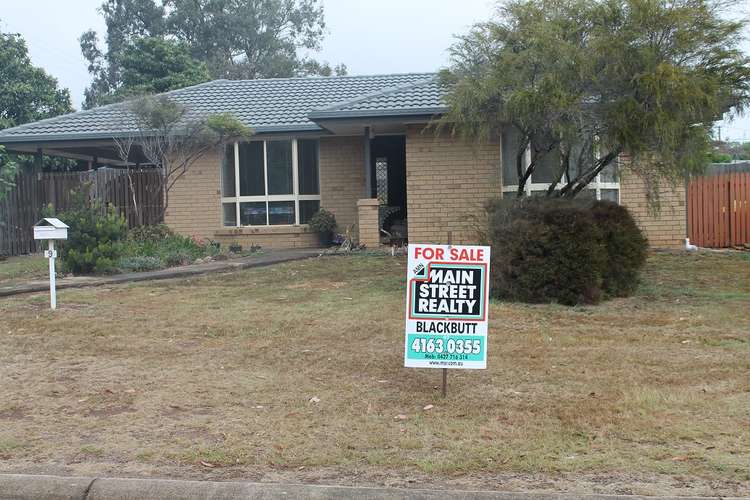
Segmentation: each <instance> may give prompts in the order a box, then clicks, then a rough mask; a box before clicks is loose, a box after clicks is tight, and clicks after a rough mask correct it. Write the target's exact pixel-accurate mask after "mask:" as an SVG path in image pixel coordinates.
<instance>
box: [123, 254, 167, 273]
mask: <svg viewBox="0 0 750 500" xmlns="http://www.w3.org/2000/svg"><path fill="white" fill-rule="evenodd" d="M118 267H119V268H120V270H121V271H123V272H140V271H153V270H155V269H161V268H162V267H164V264H162V261H161V259H159V257H148V256H135V257H123V258H122V259H120V264H119V266H118Z"/></svg>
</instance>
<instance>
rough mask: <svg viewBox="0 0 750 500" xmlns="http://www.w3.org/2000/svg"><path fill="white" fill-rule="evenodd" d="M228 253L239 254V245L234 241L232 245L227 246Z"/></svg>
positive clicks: (240, 246)
mask: <svg viewBox="0 0 750 500" xmlns="http://www.w3.org/2000/svg"><path fill="white" fill-rule="evenodd" d="M229 251H230V252H232V253H241V252H242V245H240V244H239V243H237V242H236V241H233V242H232V243H230V244H229Z"/></svg>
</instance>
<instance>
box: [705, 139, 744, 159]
mask: <svg viewBox="0 0 750 500" xmlns="http://www.w3.org/2000/svg"><path fill="white" fill-rule="evenodd" d="M733 160H740V161H748V160H750V142H723V141H715V142H714V143H713V149H712V150H711V157H710V161H711V163H731V162H732V161H733Z"/></svg>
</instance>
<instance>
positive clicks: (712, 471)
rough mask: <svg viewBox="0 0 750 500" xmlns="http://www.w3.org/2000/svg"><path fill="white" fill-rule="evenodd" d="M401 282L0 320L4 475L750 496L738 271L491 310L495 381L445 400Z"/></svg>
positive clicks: (107, 306)
mask: <svg viewBox="0 0 750 500" xmlns="http://www.w3.org/2000/svg"><path fill="white" fill-rule="evenodd" d="M0 265H2V264H0ZM404 274H405V261H404V260H403V259H402V258H391V257H328V258H319V259H314V260H308V261H302V262H295V263H289V264H284V265H278V266H274V267H269V268H260V269H251V270H247V271H242V272H237V273H232V274H222V275H213V276H206V277H202V278H197V279H191V280H186V281H159V282H152V283H138V284H133V285H130V286H117V287H110V288H91V289H81V290H63V291H61V292H60V294H59V298H58V303H59V307H60V309H59V310H58V311H57V312H56V313H51V312H50V311H49V310H48V309H47V296H46V295H45V294H39V295H31V296H22V297H17V298H13V299H4V300H3V299H0V315H2V318H3V321H2V324H1V325H0V342H1V343H2V345H3V349H2V350H0V380H2V381H3V383H2V384H0V471H3V472H34V473H66V474H111V475H119V476H152V475H157V476H169V477H192V478H204V479H209V478H213V479H230V478H241V479H255V480H269V481H297V482H299V481H310V482H323V483H344V484H353V483H356V484H386V485H399V486H407V487H416V486H435V485H437V486H452V487H460V488H503V489H557V490H567V491H579V492H607V493H638V494H649V493H656V492H661V493H676V494H684V495H697V494H706V495H707V494H714V495H719V494H722V495H740V494H745V495H747V494H750V442H749V439H750V376H748V374H749V373H750V372H749V370H750V259H748V258H747V257H746V256H739V255H717V254H691V255H670V254H658V255H654V256H652V257H651V258H650V260H649V263H648V267H647V270H646V273H645V277H644V283H643V285H642V286H641V288H640V290H639V292H638V294H637V295H636V296H635V297H632V298H629V299H618V300H613V301H610V302H607V303H604V304H602V305H600V306H592V307H577V308H568V307H562V306H556V305H523V304H510V303H500V302H496V303H493V304H492V305H491V311H490V325H491V328H490V333H489V346H490V351H489V356H488V369H487V370H482V371H451V373H450V376H449V396H448V398H447V399H446V400H443V399H441V398H440V391H439V388H438V385H439V383H440V371H439V370H427V369H424V370H416V369H406V368H403V367H402V364H403V315H404V311H403V308H404V295H403V294H404ZM427 405H433V407H432V408H431V409H427V410H425V409H424V408H425V407H426V406H427ZM399 415H403V416H405V418H403V419H401V418H397V416H399Z"/></svg>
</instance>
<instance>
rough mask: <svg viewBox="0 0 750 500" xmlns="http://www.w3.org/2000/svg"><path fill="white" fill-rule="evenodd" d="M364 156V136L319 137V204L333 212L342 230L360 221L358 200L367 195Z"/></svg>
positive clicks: (355, 231)
mask: <svg viewBox="0 0 750 500" xmlns="http://www.w3.org/2000/svg"><path fill="white" fill-rule="evenodd" d="M364 158H365V146H364V139H363V138H362V137H322V138H321V139H320V205H321V207H323V208H325V209H326V210H330V211H331V212H333V214H334V215H335V216H336V222H337V223H338V225H339V229H338V230H339V232H342V233H343V232H344V231H345V230H346V228H347V226H349V225H351V224H357V200H359V199H361V198H364V197H365V166H364V162H365V159H364ZM356 235H357V229H356V227H355V230H354V236H355V237H356Z"/></svg>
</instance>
